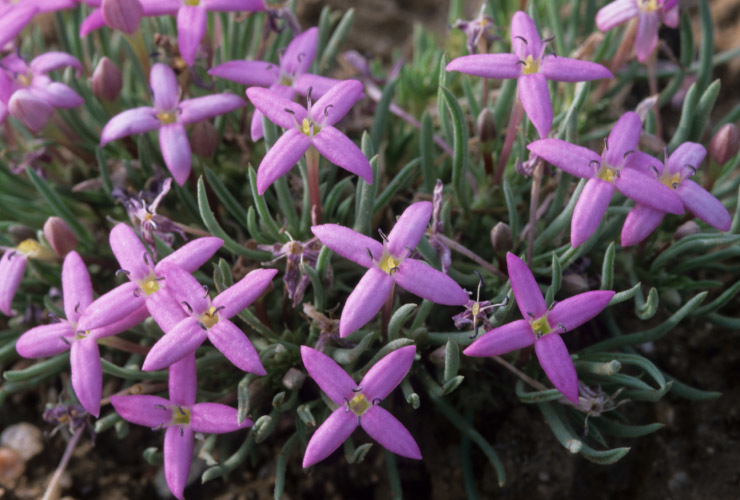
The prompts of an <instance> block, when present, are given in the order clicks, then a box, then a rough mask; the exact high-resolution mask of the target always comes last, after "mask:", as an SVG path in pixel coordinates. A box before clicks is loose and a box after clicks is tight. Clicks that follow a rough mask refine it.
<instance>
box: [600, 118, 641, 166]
mask: <svg viewBox="0 0 740 500" xmlns="http://www.w3.org/2000/svg"><path fill="white" fill-rule="evenodd" d="M641 133H642V121H640V115H638V114H637V113H635V112H634V111H627V112H626V113H624V114H623V115H622V116H620V117H619V120H617V123H615V124H614V127H612V131H611V132H609V138H608V139H607V150H606V154H605V155H604V158H605V159H606V162H607V163H608V164H609V165H611V166H612V167H618V166H620V165H622V163H624V160H625V156H626V155H627V153H628V152H629V151H635V150H636V149H637V143H638V142H640V134H641Z"/></svg>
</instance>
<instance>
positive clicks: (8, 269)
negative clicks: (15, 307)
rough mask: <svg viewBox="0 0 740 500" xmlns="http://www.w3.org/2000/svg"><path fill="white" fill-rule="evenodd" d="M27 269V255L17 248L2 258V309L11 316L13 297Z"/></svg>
mask: <svg viewBox="0 0 740 500" xmlns="http://www.w3.org/2000/svg"><path fill="white" fill-rule="evenodd" d="M25 271H26V257H25V256H24V255H23V254H20V253H18V252H16V251H15V250H8V251H6V252H5V253H4V254H3V257H2V259H0V311H2V312H3V313H4V314H5V315H6V316H11V315H12V314H13V311H12V310H11V306H12V304H13V297H14V296H15V292H16V291H17V290H18V287H19V286H20V284H21V280H22V279H23V273H24V272H25Z"/></svg>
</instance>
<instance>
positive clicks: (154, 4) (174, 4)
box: [140, 0, 182, 16]
mask: <svg viewBox="0 0 740 500" xmlns="http://www.w3.org/2000/svg"><path fill="white" fill-rule="evenodd" d="M140 2H141V6H142V7H144V15H145V16H174V15H175V14H177V9H179V8H180V6H181V5H182V0H140Z"/></svg>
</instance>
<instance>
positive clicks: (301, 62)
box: [280, 27, 319, 76]
mask: <svg viewBox="0 0 740 500" xmlns="http://www.w3.org/2000/svg"><path fill="white" fill-rule="evenodd" d="M318 41H319V29H318V28H316V27H314V28H310V29H307V30H306V31H304V32H303V33H301V34H300V35H298V36H297V37H295V38H294V39H293V41H291V42H290V43H289V44H288V47H287V48H286V49H285V53H284V54H283V55H282V57H281V58H280V69H281V70H282V71H283V73H286V74H288V75H294V76H298V75H302V74H303V73H305V72H306V71H307V70H308V68H309V66H311V63H312V62H313V60H314V58H315V57H316V46H317V44H318Z"/></svg>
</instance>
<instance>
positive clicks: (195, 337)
mask: <svg viewBox="0 0 740 500" xmlns="http://www.w3.org/2000/svg"><path fill="white" fill-rule="evenodd" d="M159 270H160V272H161V273H162V275H163V276H164V278H165V281H166V282H167V290H168V292H169V293H170V294H171V295H172V296H173V297H174V298H175V299H176V301H177V302H178V303H179V304H180V305H179V306H177V307H182V308H184V312H185V313H186V317H185V319H183V320H182V321H180V322H179V323H177V324H176V325H175V326H174V327H172V328H169V329H166V330H165V335H164V337H162V338H161V339H159V340H158V341H157V343H156V344H154V345H153V346H152V348H151V350H150V351H149V354H148V355H147V357H146V359H145V360H144V364H143V366H142V369H143V370H159V369H161V368H164V367H165V366H169V365H171V364H173V363H174V362H176V361H178V360H180V359H182V358H183V357H185V356H186V355H188V354H190V353H192V352H195V350H196V349H197V348H198V346H200V345H201V344H202V343H203V341H204V340H205V339H206V338H208V339H209V340H210V341H211V343H212V344H213V345H214V346H215V347H216V348H217V349H218V350H219V351H221V352H222V353H223V355H224V356H226V358H227V359H228V360H229V361H231V362H232V363H234V365H235V366H236V367H237V368H239V369H240V370H244V371H246V372H250V373H256V374H258V375H265V374H266V373H267V372H265V369H264V367H263V366H262V363H261V362H260V358H259V355H258V354H257V350H256V349H255V348H254V346H253V345H252V343H251V342H250V341H249V339H248V338H247V336H246V335H244V333H243V332H242V331H241V330H240V329H239V327H237V326H236V325H235V324H234V323H232V322H231V321H229V318H231V317H232V316H235V315H237V314H239V313H240V312H241V311H242V310H244V308H246V307H249V305H250V304H251V303H252V302H254V301H255V300H256V299H257V298H258V297H259V296H260V295H262V292H263V291H264V290H265V288H267V286H268V285H269V284H270V282H271V281H272V279H273V278H274V277H275V274H277V269H257V270H255V271H252V272H251V273H249V274H247V275H246V276H245V277H244V278H242V279H241V280H240V281H239V282H238V283H236V284H234V285H233V286H231V287H229V288H227V289H226V290H224V291H223V292H221V293H220V294H219V295H218V296H216V298H214V299H213V300H211V299H210V297H209V296H208V290H207V289H206V290H205V292H204V288H203V287H202V286H201V285H200V284H199V283H198V281H197V280H196V279H195V278H193V276H192V275H191V274H190V273H189V272H187V271H184V270H183V269H181V268H180V267H179V266H178V265H176V264H168V263H162V265H161V266H159ZM160 326H163V325H160Z"/></svg>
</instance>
